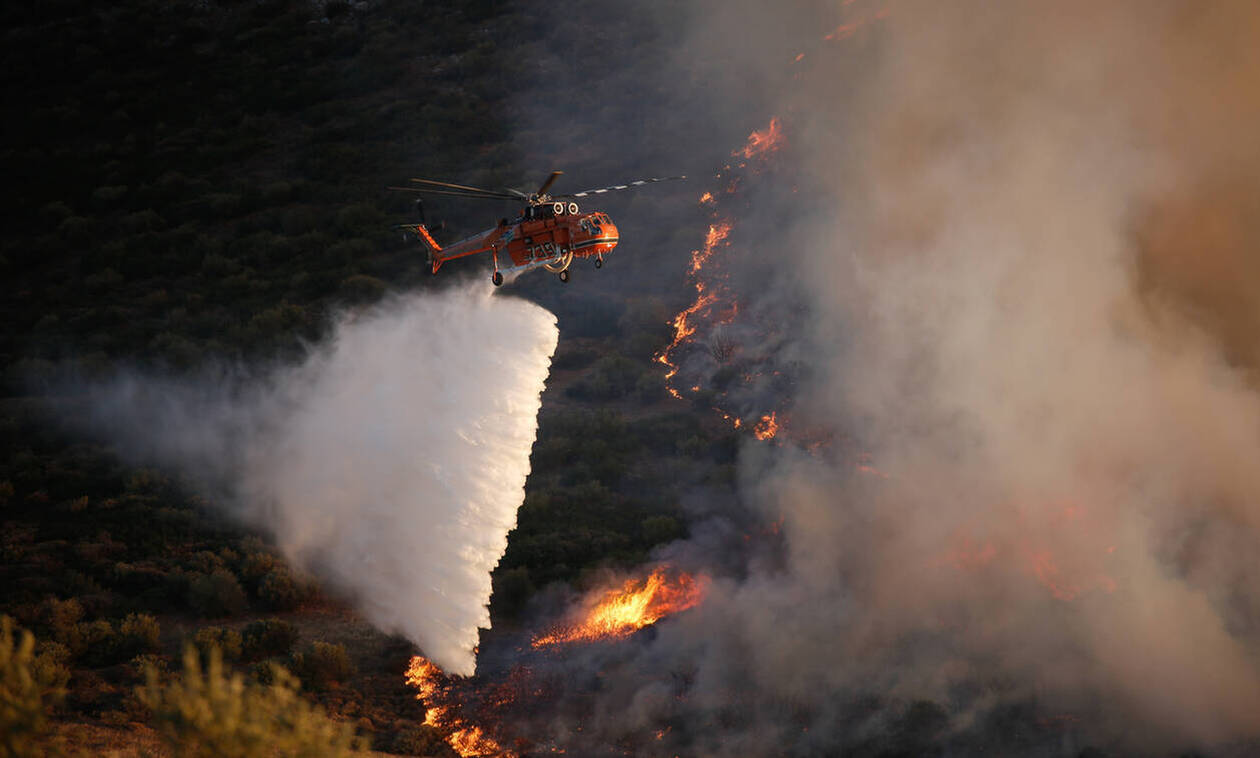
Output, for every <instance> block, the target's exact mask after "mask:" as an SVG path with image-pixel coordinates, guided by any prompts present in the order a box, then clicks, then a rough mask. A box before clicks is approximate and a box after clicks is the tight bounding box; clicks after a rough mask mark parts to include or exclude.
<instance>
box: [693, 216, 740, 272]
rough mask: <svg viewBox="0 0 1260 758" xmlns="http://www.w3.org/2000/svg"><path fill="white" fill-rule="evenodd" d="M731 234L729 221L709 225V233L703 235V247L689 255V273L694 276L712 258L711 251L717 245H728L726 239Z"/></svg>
mask: <svg viewBox="0 0 1260 758" xmlns="http://www.w3.org/2000/svg"><path fill="white" fill-rule="evenodd" d="M730 233H731V222H730V221H719V222H717V223H716V224H709V233H708V234H706V235H704V247H702V248H700V249H699V250H696V251H694V252H692V254H691V273H692V274H694V273H696V272H697V271H699V270H700V269H701V268H703V267H704V264H705V262H707V261H708V260H709V259H710V258H712V257H713V250H714V249H715V248H716V247H717V246H718V243H724V244H726V245H729V244H730V243H729V242H727V241H726V238H727V237H728V236H729V235H730Z"/></svg>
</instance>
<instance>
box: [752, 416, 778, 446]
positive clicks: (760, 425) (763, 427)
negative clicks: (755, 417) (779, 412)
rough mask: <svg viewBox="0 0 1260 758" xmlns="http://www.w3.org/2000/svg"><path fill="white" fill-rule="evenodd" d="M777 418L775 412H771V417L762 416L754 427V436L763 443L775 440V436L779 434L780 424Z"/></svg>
mask: <svg viewBox="0 0 1260 758" xmlns="http://www.w3.org/2000/svg"><path fill="white" fill-rule="evenodd" d="M775 416H776V414H775V413H774V412H771V413H770V415H769V416H762V417H761V420H760V421H758V422H757V425H756V426H754V427H753V436H754V437H756V438H757V439H759V440H762V441H765V440H768V439H773V438H774V435H776V434H778V433H779V422H778V421H777V420H776V418H775Z"/></svg>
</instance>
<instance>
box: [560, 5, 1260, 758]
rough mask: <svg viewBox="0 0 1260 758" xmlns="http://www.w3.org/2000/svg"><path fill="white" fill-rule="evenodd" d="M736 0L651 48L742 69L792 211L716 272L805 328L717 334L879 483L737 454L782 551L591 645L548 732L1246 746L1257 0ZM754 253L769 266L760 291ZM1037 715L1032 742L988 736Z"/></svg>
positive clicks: (690, 63)
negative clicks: (574, 691)
mask: <svg viewBox="0 0 1260 758" xmlns="http://www.w3.org/2000/svg"><path fill="white" fill-rule="evenodd" d="M737 5H738V8H736V7H734V5H730V6H728V4H717V3H698V4H697V5H696V7H699V8H700V9H701V11H702V12H694V9H693V12H692V13H690V14H687V17H688V18H690V19H692V20H693V21H694V22H695V24H696V31H695V33H694V34H692V35H690V38H689V39H688V40H687V43H685V44H681V45H679V46H678V48H677V49H678V51H679V52H678V56H679V59H678V60H677V61H676V62H675V63H674V64H673V65H675V66H676V71H675V76H674V78H675V79H676V80H686V79H687V76H688V75H690V74H693V73H694V72H695V71H696V70H704V69H706V67H713V66H714V62H715V61H716V62H720V63H722V64H723V66H722V67H723V68H724V69H726V70H731V71H739V72H743V73H744V74H745V75H744V76H742V78H741V81H740V82H739V83H729V82H723V80H721V79H720V78H719V79H715V80H714V81H713V82H712V84H713V85H714V86H713V87H712V88H710V89H708V90H706V91H705V92H704V93H703V94H702V95H698V97H702V98H704V100H705V101H710V100H720V101H723V103H724V107H723V108H722V112H724V113H727V112H730V111H732V110H737V108H736V107H733V104H734V105H735V106H740V107H746V108H748V109H749V110H750V111H755V112H766V111H770V112H774V111H781V113H782V116H783V118H784V119H785V122H786V123H788V124H789V127H788V128H789V132H790V134H789V136H790V141H791V147H790V149H787V150H785V151H784V153H783V155H782V157H781V158H780V160H781V161H783V162H785V163H786V164H787V165H785V166H783V167H782V168H781V170H780V171H779V173H778V177H779V178H778V179H776V178H774V177H772V176H769V175H765V176H762V177H761V178H759V179H758V180H757V181H758V182H759V183H760V187H759V189H757V190H756V193H757V194H755V195H753V196H754V197H758V198H766V197H775V196H777V197H779V198H794V199H795V198H799V203H798V204H799V207H798V208H797V210H796V211H795V212H793V213H791V214H786V215H780V216H779V217H777V218H766V216H767V215H768V214H765V213H764V212H762V210H761V209H762V208H764V206H765V204H764V203H760V202H758V203H754V204H753V206H752V207H751V208H750V209H748V210H747V211H746V212H743V213H741V214H740V215H739V216H738V217H737V218H736V219H735V220H736V222H737V224H738V226H737V229H736V231H735V232H734V233H733V236H732V240H733V242H732V247H731V249H730V252H729V253H728V255H730V256H733V257H734V258H735V260H734V261H733V262H732V263H731V265H730V269H731V270H730V272H729V273H730V278H729V280H728V282H727V284H728V286H730V287H732V288H734V289H735V290H736V294H737V295H738V298H739V300H740V303H741V312H763V313H772V314H773V313H777V314H782V315H783V316H784V317H785V318H786V317H793V319H792V321H791V323H792V324H793V327H794V330H795V332H796V336H795V338H794V339H793V340H792V341H791V344H781V343H779V342H775V343H772V344H771V343H767V344H762V345H758V344H751V343H749V344H744V345H742V346H741V348H742V349H743V350H745V351H746V352H756V351H757V350H763V351H764V350H773V351H780V352H782V353H783V354H784V355H785V356H786V360H788V361H791V362H794V363H800V364H802V365H803V367H804V369H803V370H802V371H801V373H800V376H801V381H800V384H799V386H798V387H797V389H796V391H795V396H794V398H793V403H794V410H793V414H792V416H793V418H795V419H798V420H802V419H807V420H808V421H809V423H811V424H814V425H826V426H829V427H830V428H831V429H832V430H834V431H835V433H836V435H837V438H838V439H839V438H844V439H853V440H856V443H855V444H856V445H858V446H859V447H860V449H861V450H862V451H863V452H864V453H866V454H867V456H868V458H865V459H864V460H869V461H870V462H871V463H872V464H873V466H874V467H875V468H877V469H878V471H879V472H881V473H882V476H881V475H879V474H876V473H874V472H873V471H872V470H870V469H869V468H867V469H863V468H862V467H859V466H857V465H854V461H853V460H852V458H851V457H849V456H847V455H840V454H828V453H826V452H822V453H814V454H808V453H805V452H803V451H800V450H796V449H795V448H794V447H793V446H792V445H790V444H788V445H785V446H783V447H781V448H768V447H767V446H765V445H759V444H757V443H753V442H752V441H750V442H749V445H748V447H747V449H746V450H745V451H744V456H743V459H742V465H743V469H744V472H745V476H744V482H745V484H744V485H743V487H742V488H741V490H742V491H741V495H742V496H743V500H744V501H745V502H746V503H749V504H751V506H752V507H753V508H755V509H758V510H759V511H761V512H762V513H764V514H765V516H766V518H767V520H768V521H775V520H779V519H782V541H783V542H782V553H781V556H780V557H779V558H777V559H774V560H756V561H751V562H750V563H749V566H748V567H747V570H746V572H745V573H744V574H743V575H741V576H735V577H730V578H727V579H722V580H719V581H716V582H715V584H714V586H713V591H712V593H711V596H710V597H709V598H708V600H707V601H706V602H705V603H704V604H703V605H702V606H701V607H700V608H698V609H696V610H694V611H692V612H689V613H688V614H685V615H683V616H680V617H678V618H676V619H673V620H669V621H666V622H665V623H663V624H661V625H660V626H659V628H658V630H657V632H656V633H655V634H654V636H652V637H651V638H650V639H640V640H636V642H635V644H634V645H633V646H631V647H630V649H628V650H627V649H618V650H615V651H613V650H607V649H599V650H591V651H587V652H586V653H583V655H589V656H591V657H592V658H593V659H594V660H585V661H582V663H583V664H585V665H587V666H589V667H590V670H598V671H599V672H600V679H599V685H598V688H597V693H595V694H592V693H591V691H590V690H583V691H582V692H581V693H580V694H578V695H575V696H574V697H573V698H572V699H571V701H569V702H568V704H567V705H568V708H569V710H568V711H563V709H561V710H562V711H563V712H564V713H565V717H564V718H560V719H557V720H556V722H555V723H553V724H552V725H551V726H550V727H549V729H550V732H548V734H547V735H546V736H545V737H544V738H543V739H544V740H553V741H556V742H561V743H566V744H570V745H578V746H580V747H583V748H588V749H589V750H592V751H594V750H597V749H605V748H606V747H607V746H609V745H616V744H619V743H618V741H619V740H623V741H624V740H628V739H631V738H630V737H629V736H628V735H634V734H650V733H651V732H653V731H656V730H659V729H661V728H662V727H663V726H665V725H673V730H672V731H669V732H668V733H667V734H666V735H665V736H664V737H662V738H661V739H660V740H659V741H658V742H651V741H649V742H648V743H646V744H642V745H638V746H637V747H636V749H637V750H638V751H639V752H640V753H641V754H661V755H667V754H673V753H674V752H683V753H686V754H696V755H730V756H737V755H771V754H791V755H813V754H832V753H836V752H841V751H846V750H847V751H851V752H854V753H855V754H866V753H869V754H879V753H880V752H881V751H885V752H886V751H887V750H889V749H894V750H895V749H901V750H904V751H906V754H913V753H914V752H915V751H916V750H920V749H926V748H925V747H924V746H925V745H928V744H934V745H938V746H939V745H946V746H948V745H954V746H955V747H956V749H957V752H958V754H974V753H975V752H977V751H979V750H981V749H986V750H996V751H998V753H999V754H1045V755H1062V754H1072V749H1073V746H1074V745H1075V746H1076V748H1078V749H1079V747H1081V746H1082V745H1083V744H1085V743H1086V742H1089V741H1092V742H1093V743H1094V744H1105V745H1108V746H1111V747H1115V748H1117V749H1122V750H1139V751H1150V750H1153V749H1156V748H1161V749H1182V748H1208V749H1213V750H1219V751H1224V752H1229V751H1231V750H1235V751H1237V752H1239V753H1245V752H1246V751H1247V749H1248V746H1247V745H1243V746H1242V747H1239V744H1240V743H1239V741H1246V740H1256V739H1257V738H1260V718H1258V716H1257V714H1260V562H1258V561H1256V559H1255V554H1256V551H1255V545H1256V544H1257V541H1258V538H1260V465H1257V461H1260V394H1258V393H1257V385H1256V381H1255V379H1256V371H1257V369H1258V368H1260V359H1257V357H1256V356H1257V355H1260V352H1257V350H1258V349H1257V344H1260V343H1257V342H1256V338H1255V335H1256V333H1257V332H1256V327H1257V325H1260V315H1258V314H1260V307H1258V306H1257V302H1260V299H1257V298H1256V296H1255V293H1256V286H1257V280H1256V278H1255V272H1256V255H1255V253H1256V251H1257V250H1260V224H1258V223H1257V219H1258V218H1260V213H1258V212H1257V206H1256V203H1257V200H1256V198H1258V197H1260V140H1256V139H1255V137H1254V130H1255V124H1256V123H1258V122H1260V119H1258V118H1257V117H1258V116H1260V46H1258V45H1256V44H1255V39H1256V38H1257V34H1258V33H1260V6H1257V5H1256V4H1255V3H1253V2H1244V1H1242V0H1224V1H1221V2H1210V3H1203V2H1197V1H1192V0H1156V1H1155V2H1149V1H1143V2H1136V1H1128V0H1124V1H1120V2H1108V3H1097V2H1092V1H1091V2H1086V1H1085V0H1067V1H1066V2H1057V3H1052V4H1047V3H1044V2H1032V1H1031V0H1013V1H1012V2H1003V3H989V2H981V1H979V0H953V1H951V2H940V1H939V0H906V1H903V2H889V3H886V4H878V3H875V2H868V1H867V0H858V2H844V3H829V4H822V3H800V4H774V6H773V9H770V8H768V7H764V8H763V7H761V6H760V5H759V4H749V3H738V4H737ZM798 6H799V7H798ZM820 8H830V9H831V10H832V11H833V14H832V15H833V17H834V19H833V22H832V23H834V24H835V26H828V27H822V28H817V29H816V30H815V31H814V33H813V34H811V35H809V36H801V37H800V38H799V47H798V51H799V53H800V54H802V57H801V59H800V60H798V61H796V62H795V63H793V57H792V55H791V54H790V52H791V51H790V50H785V49H784V45H783V44H782V40H781V39H780V37H781V36H782V31H783V30H785V29H797V28H799V22H800V21H801V19H806V18H815V17H817V16H818V15H819V12H820ZM785 19H786V20H785ZM763 30H769V31H768V36H766V37H764V39H765V40H766V44H763V45H750V44H744V42H745V41H746V40H745V37H749V36H752V37H756V38H757V39H763V38H762V36H761V32H762V31H763ZM825 35H830V37H831V38H830V39H827V40H825V39H824V36H825ZM785 53H789V54H786V55H785ZM728 62H729V63H730V64H731V65H729V66H728V65H725V64H727V63H728ZM789 66H796V69H795V70H797V71H799V72H800V76H799V77H798V78H793V79H792V80H791V82H792V83H789V84H785V83H784V82H785V79H786V77H783V76H778V75H775V74H774V73H773V72H774V71H779V70H784V69H787V67H789ZM749 72H753V73H749ZM770 85H773V86H770ZM781 87H782V88H781ZM760 125H764V121H761V122H758V126H760ZM731 147H732V148H734V147H737V145H732V146H731ZM716 189H717V190H718V191H721V190H722V189H723V188H721V187H719V188H716ZM798 189H800V190H801V193H800V194H799V195H796V194H794V193H796V191H797V190H798ZM697 194H699V192H697ZM794 201H795V200H794ZM780 207H782V206H780ZM696 231H697V235H696V236H697V238H698V237H699V236H700V235H702V234H703V229H702V228H701V229H697V230H696ZM677 253H678V251H674V252H673V254H677ZM767 257H770V258H772V259H773V261H774V262H775V267H774V269H775V271H774V275H773V276H751V275H747V272H764V271H765V270H766V267H765V261H766V260H767ZM741 261H742V262H741ZM741 266H742V267H743V270H744V272H745V275H742V276H741V272H740V268H741ZM794 314H795V315H794ZM730 333H735V332H734V330H731V331H730V332H728V338H729V334H730ZM778 336H779V335H776V338H777V337H778ZM704 339H706V335H705V334H703V333H701V334H699V335H697V340H701V341H703V340H704ZM690 383H691V382H690V381H685V382H680V383H679V384H680V386H686V385H689V384H690ZM787 436H789V437H790V423H789V434H788V435H787ZM733 507H734V506H732V508H733ZM711 549H713V546H711V545H701V544H699V543H695V544H691V545H687V544H683V545H675V546H672V547H671V548H670V552H671V553H672V554H674V555H682V556H689V561H690V563H691V564H693V565H694V564H696V563H703V562H704V560H705V558H704V556H705V553H706V551H707V550H711ZM715 560H716V559H715ZM577 659H578V655H577V654H575V655H574V660H577ZM556 665H563V666H564V667H566V670H569V671H570V673H571V677H572V678H574V679H576V678H577V676H578V675H577V674H576V673H574V672H576V671H577V670H579V669H578V667H577V665H576V664H575V663H574V661H566V662H564V663H563V664H556ZM924 703H928V704H931V707H928V706H925V705H923V704H924ZM1024 707H1027V708H1028V709H1030V710H1029V711H1028V715H1027V716H1022V717H1019V718H1015V719H1014V723H1019V724H1024V725H1026V726H1028V727H1029V728H1027V729H1023V728H1021V727H1016V726H1008V727H1007V728H1005V729H1004V728H1002V727H1001V724H1003V723H1006V724H1008V725H1009V724H1011V723H1012V720H1011V718H1013V717H1011V718H1008V716H1003V715H1002V714H1009V713H1011V709H1018V708H1024ZM933 709H937V710H933ZM936 713H940V714H944V715H942V716H941V717H940V718H939V719H937V718H935V717H934V715H933V714H936ZM574 714H580V720H581V724H582V733H581V734H577V733H576V731H575V730H574V728H573V726H574V723H575V722H576V720H577V719H578V716H575V715H574ZM1004 718H1005V719H1007V720H1006V721H1005V722H1004V721H1003V719H1004ZM1021 719H1022V720H1021ZM1047 723H1049V724H1051V725H1050V726H1046V724H1047ZM995 735H996V736H995ZM916 740H919V741H916ZM621 744H625V743H624V742H623V743H621ZM1254 746H1255V743H1250V747H1251V748H1254Z"/></svg>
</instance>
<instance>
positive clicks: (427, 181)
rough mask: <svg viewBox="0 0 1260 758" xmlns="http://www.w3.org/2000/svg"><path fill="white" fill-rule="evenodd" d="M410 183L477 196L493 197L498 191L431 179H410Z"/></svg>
mask: <svg viewBox="0 0 1260 758" xmlns="http://www.w3.org/2000/svg"><path fill="white" fill-rule="evenodd" d="M411 181H413V182H416V183H418V184H431V185H433V186H435V187H447V188H449V189H456V190H464V191H465V192H476V193H477V194H479V195H493V194H496V193H498V192H499V190H491V189H485V188H483V187H469V186H468V185H467V184H452V183H451V182H439V181H434V180H433V179H412V180H411Z"/></svg>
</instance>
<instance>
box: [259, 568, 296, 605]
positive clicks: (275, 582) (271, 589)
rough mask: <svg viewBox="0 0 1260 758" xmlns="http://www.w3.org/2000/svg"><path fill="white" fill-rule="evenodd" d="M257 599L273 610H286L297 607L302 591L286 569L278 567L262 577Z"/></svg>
mask: <svg viewBox="0 0 1260 758" xmlns="http://www.w3.org/2000/svg"><path fill="white" fill-rule="evenodd" d="M258 599H260V600H262V601H263V602H264V603H266V604H267V607H268V608H270V609H272V610H273V611H287V610H292V609H293V608H296V607H297V604H298V603H299V602H300V601H301V600H302V591H301V589H300V588H299V587H298V585H297V583H296V582H294V581H293V576H292V575H291V574H290V573H289V572H288V570H286V569H284V568H280V569H277V570H275V571H272V572H271V573H269V574H267V575H266V576H265V577H263V580H262V582H261V583H260V584H259V586H258Z"/></svg>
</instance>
